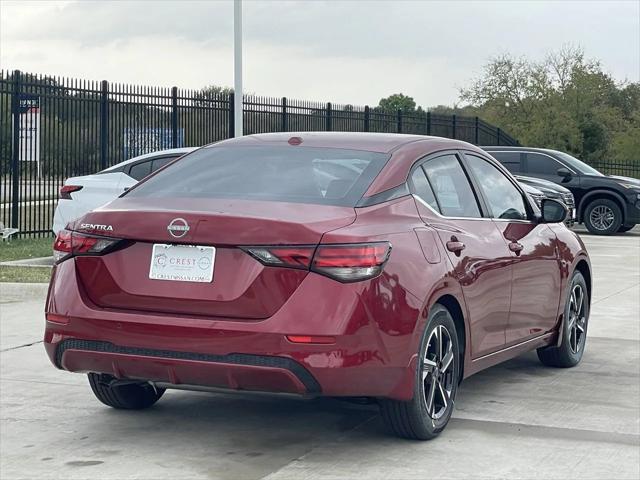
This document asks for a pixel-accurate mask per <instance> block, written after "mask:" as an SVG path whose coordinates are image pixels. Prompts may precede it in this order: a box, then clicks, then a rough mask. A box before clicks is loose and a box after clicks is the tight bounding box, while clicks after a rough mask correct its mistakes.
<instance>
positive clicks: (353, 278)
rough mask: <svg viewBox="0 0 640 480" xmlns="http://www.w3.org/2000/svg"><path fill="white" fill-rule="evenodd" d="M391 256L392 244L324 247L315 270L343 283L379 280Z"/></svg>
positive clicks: (317, 258) (314, 267)
mask: <svg viewBox="0 0 640 480" xmlns="http://www.w3.org/2000/svg"><path fill="white" fill-rule="evenodd" d="M390 254H391V244H390V243H389V242H376V243H356V244H348V245H320V246H319V247H318V249H317V250H316V254H315V255H314V257H313V262H312V263H311V270H312V271H314V272H317V273H321V274H322V275H326V276H327V277H330V278H333V279H335V280H338V281H340V282H358V281H361V280H366V279H369V278H373V277H377V276H378V275H380V273H381V272H382V269H383V268H384V264H385V263H386V262H387V260H388V259H389V255H390Z"/></svg>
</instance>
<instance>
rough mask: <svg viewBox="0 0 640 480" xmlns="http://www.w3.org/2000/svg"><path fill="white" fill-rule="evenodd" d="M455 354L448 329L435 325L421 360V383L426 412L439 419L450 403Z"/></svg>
mask: <svg viewBox="0 0 640 480" xmlns="http://www.w3.org/2000/svg"><path fill="white" fill-rule="evenodd" d="M454 357H455V355H454V353H453V342H452V341H451V334H450V333H449V330H447V328H446V327H445V326H443V325H438V326H436V327H435V328H434V329H433V330H432V331H431V333H430V334H429V339H428V341H427V348H426V350H425V355H424V359H423V362H422V383H423V389H422V391H423V395H424V401H425V405H426V406H427V414H428V415H429V416H430V417H431V418H432V419H433V420H438V419H440V418H441V417H442V416H443V415H444V414H445V413H446V411H447V408H448V407H449V405H450V404H451V403H452V401H453V400H452V398H451V394H452V392H453V388H454V382H455V361H456V359H455V358H454Z"/></svg>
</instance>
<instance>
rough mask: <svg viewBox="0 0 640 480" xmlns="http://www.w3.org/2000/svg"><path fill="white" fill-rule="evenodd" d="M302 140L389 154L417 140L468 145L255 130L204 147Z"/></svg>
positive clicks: (363, 135) (388, 136)
mask: <svg viewBox="0 0 640 480" xmlns="http://www.w3.org/2000/svg"><path fill="white" fill-rule="evenodd" d="M294 137H297V138H299V139H301V140H302V142H301V144H300V145H302V146H306V147H325V148H344V149H349V150H365V151H369V152H378V153H391V152H393V151H394V150H396V149H397V148H399V147H401V146H403V145H406V144H408V143H412V142H417V141H432V142H439V143H442V142H443V141H446V142H449V143H450V144H451V147H450V148H460V146H461V145H463V144H464V145H469V144H467V143H465V142H462V141H460V140H452V139H448V138H443V137H431V136H426V135H410V134H402V133H366V132H283V133H259V134H254V135H246V136H244V137H239V138H230V139H228V140H223V141H222V142H217V143H212V144H210V145H207V147H205V148H209V147H217V146H223V145H224V146H233V145H238V146H240V145H242V146H249V145H260V144H271V145H279V144H280V145H283V146H284V145H289V143H288V142H289V140H290V139H291V138H294Z"/></svg>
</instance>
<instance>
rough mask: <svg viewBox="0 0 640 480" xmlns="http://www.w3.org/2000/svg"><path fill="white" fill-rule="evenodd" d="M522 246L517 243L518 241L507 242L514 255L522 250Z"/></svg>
mask: <svg viewBox="0 0 640 480" xmlns="http://www.w3.org/2000/svg"><path fill="white" fill-rule="evenodd" d="M523 248H524V246H523V245H522V244H521V243H518V242H511V243H509V250H511V251H512V252H513V253H515V254H516V255H520V252H522V249H523Z"/></svg>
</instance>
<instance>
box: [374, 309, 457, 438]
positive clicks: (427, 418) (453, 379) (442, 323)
mask: <svg viewBox="0 0 640 480" xmlns="http://www.w3.org/2000/svg"><path fill="white" fill-rule="evenodd" d="M441 328H444V330H442V329H441ZM437 329H440V330H438V331H439V332H440V334H439V335H440V338H443V339H445V338H446V341H445V342H444V344H443V346H442V347H441V348H440V351H441V352H444V354H443V355H441V357H442V358H444V357H447V358H448V355H449V352H451V355H452V357H451V363H450V364H449V367H448V368H444V369H443V371H444V372H445V373H444V374H442V373H441V372H440V368H441V367H442V366H443V365H444V362H441V361H439V360H438V357H437V354H436V355H435V356H431V354H430V353H429V352H432V351H433V348H436V349H437V344H436V345H434V341H435V342H437V338H436V340H434V337H433V335H434V334H435V335H436V337H437V336H438V334H437V333H434V332H436V330H437ZM449 347H450V348H449ZM428 355H429V358H433V359H434V360H435V362H433V363H434V367H429V366H428V364H426V363H425V357H426V356H428ZM418 358H419V361H418V368H417V369H416V381H415V387H414V392H413V399H412V400H410V401H408V402H403V401H398V400H390V399H381V400H380V412H381V413H382V419H383V420H384V423H385V425H386V426H387V428H388V429H389V430H390V431H391V432H392V433H393V434H395V435H397V436H399V437H403V438H409V439H413V440H430V439H432V438H435V437H437V436H438V434H439V433H440V432H442V430H444V428H445V427H446V426H447V423H449V419H450V418H451V414H452V412H453V408H454V403H455V398H456V392H457V391H458V383H459V381H458V379H459V372H460V347H459V345H458V336H457V332H456V326H455V323H454V322H453V318H452V317H451V314H450V313H449V311H448V310H447V309H446V308H445V307H444V306H442V305H436V306H435V307H434V308H433V309H432V311H431V312H430V315H429V320H428V322H427V327H426V329H425V331H424V333H423V336H422V340H421V342H420V350H419V357H418ZM447 358H444V360H445V361H447V362H448V360H447ZM425 365H427V367H426V369H425ZM427 369H429V371H430V372H431V373H426V371H427ZM423 373H424V374H425V375H426V378H425V379H423ZM434 375H437V376H438V377H441V380H440V381H441V382H442V383H433V378H434ZM431 385H434V389H433V391H434V394H433V396H432V397H431V402H430V403H431V408H430V409H429V408H428V407H427V404H428V400H427V397H428V396H429V393H430V392H431ZM436 385H443V388H442V389H439V388H438V387H436ZM441 392H443V393H441ZM449 392H450V393H449ZM447 393H448V394H449V399H448V401H447V402H446V406H445V405H444V403H445V402H444V401H443V398H444V396H443V395H446V394H447ZM437 399H439V400H440V401H439V402H438V401H437ZM436 408H437V409H438V411H436Z"/></svg>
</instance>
